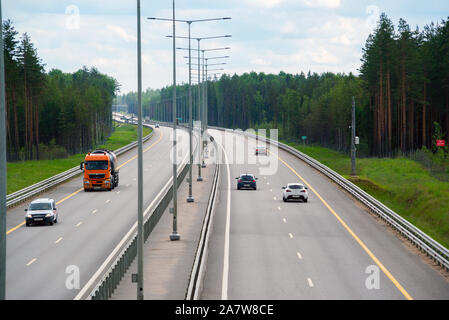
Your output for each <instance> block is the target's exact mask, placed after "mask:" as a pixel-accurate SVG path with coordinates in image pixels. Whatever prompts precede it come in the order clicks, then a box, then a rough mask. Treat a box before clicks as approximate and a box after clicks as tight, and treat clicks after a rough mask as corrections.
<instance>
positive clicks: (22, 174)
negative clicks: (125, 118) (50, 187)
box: [7, 124, 151, 194]
mask: <svg viewBox="0 0 449 320" xmlns="http://www.w3.org/2000/svg"><path fill="white" fill-rule="evenodd" d="M150 132H151V129H150V128H146V127H144V128H143V136H146V135H148V134H150ZM136 140H137V127H136V126H133V125H129V124H120V125H119V126H118V127H116V129H115V132H114V133H113V134H112V135H111V136H110V137H109V139H108V140H107V141H106V144H104V145H100V146H97V148H103V149H109V150H117V149H119V148H120V147H123V146H125V145H127V144H129V143H131V142H133V141H136ZM85 156H86V155H85V154H76V155H72V156H70V157H68V158H65V159H55V160H38V161H22V162H11V163H7V193H8V194H10V193H12V192H15V191H17V190H20V189H23V188H25V187H27V186H30V185H32V184H34V183H37V182H39V181H42V180H44V179H47V178H49V177H51V176H54V175H56V174H58V173H61V172H64V171H66V170H68V169H71V168H73V167H76V166H78V165H79V164H80V163H81V161H83V159H84V157H85Z"/></svg>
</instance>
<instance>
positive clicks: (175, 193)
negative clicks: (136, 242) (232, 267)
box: [170, 0, 181, 241]
mask: <svg viewBox="0 0 449 320" xmlns="http://www.w3.org/2000/svg"><path fill="white" fill-rule="evenodd" d="M175 26H176V21H175V0H173V232H172V233H171V234H170V240H171V241H177V240H180V239H181V236H180V235H179V233H178V163H177V154H176V153H177V151H176V148H177V147H176V140H177V137H176V27H175Z"/></svg>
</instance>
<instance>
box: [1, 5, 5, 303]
mask: <svg viewBox="0 0 449 320" xmlns="http://www.w3.org/2000/svg"><path fill="white" fill-rule="evenodd" d="M0 22H1V26H0V300H5V298H6V120H5V116H6V109H5V60H4V52H3V20H2V3H1V0H0Z"/></svg>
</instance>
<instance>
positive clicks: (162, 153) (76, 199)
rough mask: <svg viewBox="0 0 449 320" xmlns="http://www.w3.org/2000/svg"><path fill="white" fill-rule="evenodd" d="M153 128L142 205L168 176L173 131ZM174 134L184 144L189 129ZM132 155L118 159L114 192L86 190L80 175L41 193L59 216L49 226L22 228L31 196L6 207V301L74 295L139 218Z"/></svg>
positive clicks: (146, 150)
mask: <svg viewBox="0 0 449 320" xmlns="http://www.w3.org/2000/svg"><path fill="white" fill-rule="evenodd" d="M154 132H155V133H154V136H153V137H152V138H151V139H150V140H149V141H148V142H146V143H145V144H144V146H143V151H144V156H143V157H144V158H143V170H144V172H143V177H144V208H146V207H147V206H148V205H149V204H150V203H151V201H152V200H153V198H154V197H155V196H156V195H157V193H158V192H159V191H160V189H161V188H162V187H163V186H164V185H165V183H166V182H167V181H168V179H169V178H170V177H171V175H172V166H171V161H170V154H171V147H172V142H171V140H170V135H171V132H172V130H171V129H169V128H164V127H161V128H159V129H155V130H154ZM178 132H179V134H180V135H181V137H182V140H183V143H184V146H185V144H186V143H187V142H188V135H187V132H186V131H184V130H178ZM187 146H188V144H187ZM136 155H137V148H135V149H133V150H132V151H130V152H127V153H126V154H124V155H123V156H120V157H119V159H118V163H119V166H121V168H120V181H119V186H118V187H116V188H115V189H114V190H112V191H96V192H84V191H83V189H82V176H79V177H76V178H74V179H72V180H71V181H69V182H67V183H65V184H62V185H60V186H58V187H56V188H54V189H53V190H51V191H49V192H46V193H43V194H40V195H39V196H38V197H37V198H47V197H49V198H53V199H55V201H56V202H57V208H58V211H59V217H58V223H57V224H54V225H53V226H31V227H25V226H24V224H23V221H24V214H25V212H24V209H25V208H26V207H27V206H28V204H29V202H30V201H31V200H30V201H27V202H26V203H24V204H23V205H20V206H18V207H15V208H13V209H11V210H8V211H7V230H8V232H7V264H6V268H7V269H6V298H7V299H73V298H74V297H75V296H76V295H77V293H78V292H79V289H81V288H82V287H83V285H84V284H85V283H86V282H87V281H88V280H89V279H90V277H91V276H92V275H93V274H94V273H95V271H96V270H97V269H98V267H99V266H100V265H101V264H102V263H103V261H104V260H105V259H106V257H107V256H108V255H109V254H110V253H111V252H112V250H113V248H114V247H115V246H116V245H117V243H118V242H119V241H120V240H121V238H122V237H123V236H124V235H125V234H126V232H127V231H128V230H129V229H130V228H131V226H132V225H133V224H134V223H135V222H136V221H137V156H136ZM180 158H181V157H180ZM182 158H184V157H182ZM194 192H195V190H194ZM77 271H79V275H80V277H79V283H78V282H77V281H76V278H74V276H75V275H76V273H77ZM78 284H79V286H78Z"/></svg>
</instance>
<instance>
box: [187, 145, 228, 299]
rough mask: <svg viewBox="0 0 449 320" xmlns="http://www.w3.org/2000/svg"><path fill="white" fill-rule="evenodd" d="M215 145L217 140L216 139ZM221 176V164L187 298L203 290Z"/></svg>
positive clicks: (193, 296) (197, 251)
mask: <svg viewBox="0 0 449 320" xmlns="http://www.w3.org/2000/svg"><path fill="white" fill-rule="evenodd" d="M214 144H215V146H217V145H216V142H215V141H214ZM219 177H220V164H219V163H217V164H216V167H215V175H214V180H213V184H212V191H211V193H210V196H209V201H208V204H207V210H206V216H205V217H204V222H203V227H202V229H201V235H200V241H199V243H198V247H197V250H196V254H195V260H194V263H193V267H192V272H191V273H190V280H189V286H188V288H187V292H186V297H185V299H186V300H198V298H199V294H200V292H201V287H202V282H203V276H204V271H205V267H204V265H205V263H206V259H207V250H208V243H209V237H210V227H211V224H212V215H213V212H214V210H215V203H216V201H215V200H216V196H217V190H218V184H219V183H218V181H219Z"/></svg>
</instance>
